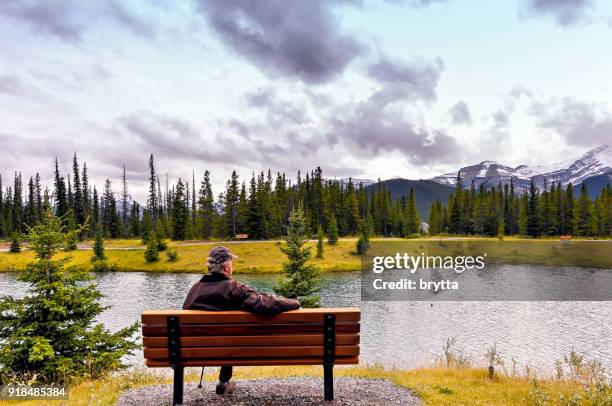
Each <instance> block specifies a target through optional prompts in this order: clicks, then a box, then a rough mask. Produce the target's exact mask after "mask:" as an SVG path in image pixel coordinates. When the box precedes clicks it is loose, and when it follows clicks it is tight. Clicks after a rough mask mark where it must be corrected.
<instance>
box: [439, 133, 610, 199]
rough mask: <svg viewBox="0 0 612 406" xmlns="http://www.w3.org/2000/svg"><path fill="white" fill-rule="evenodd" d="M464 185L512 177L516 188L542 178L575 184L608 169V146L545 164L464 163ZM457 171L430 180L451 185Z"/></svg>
mask: <svg viewBox="0 0 612 406" xmlns="http://www.w3.org/2000/svg"><path fill="white" fill-rule="evenodd" d="M458 172H459V173H460V174H461V178H462V179H463V182H464V183H465V184H466V185H469V184H470V183H471V182H472V181H474V184H475V186H476V187H479V186H480V185H481V184H484V185H485V187H491V186H496V185H498V184H499V183H500V182H501V183H502V184H506V183H509V182H510V179H512V181H513V183H514V185H515V187H516V189H517V191H518V192H520V191H523V190H526V189H528V188H529V185H530V183H531V181H532V180H533V182H534V184H535V185H536V187H538V188H543V186H544V182H548V183H549V184H550V183H553V182H554V183H558V182H561V185H562V186H566V185H568V184H569V183H572V185H574V186H575V185H579V184H581V183H582V182H584V181H585V180H587V179H589V178H592V177H595V176H599V175H604V174H607V173H612V148H611V147H610V146H609V145H608V144H603V145H600V146H598V147H597V148H593V149H591V150H589V151H587V152H586V153H584V154H583V155H582V156H580V157H579V158H577V159H569V160H565V161H562V162H558V163H555V164H552V165H547V166H531V167H530V166H528V165H518V166H516V167H512V166H507V165H503V164H500V163H498V162H496V161H490V160H487V161H482V162H480V163H478V164H475V165H470V166H465V167H462V168H461V169H459V171H458ZM456 178H457V172H450V173H446V174H443V175H439V176H435V177H433V178H431V179H430V180H432V181H434V182H438V183H440V184H443V185H447V186H455V182H456Z"/></svg>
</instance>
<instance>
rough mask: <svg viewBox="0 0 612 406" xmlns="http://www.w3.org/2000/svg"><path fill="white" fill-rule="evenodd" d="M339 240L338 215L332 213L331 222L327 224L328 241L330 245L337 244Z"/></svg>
mask: <svg viewBox="0 0 612 406" xmlns="http://www.w3.org/2000/svg"><path fill="white" fill-rule="evenodd" d="M337 242H338V223H336V216H334V215H333V213H332V215H331V217H330V219H329V224H328V225H327V243H328V244H329V245H336V243H337Z"/></svg>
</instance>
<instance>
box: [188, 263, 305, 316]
mask: <svg viewBox="0 0 612 406" xmlns="http://www.w3.org/2000/svg"><path fill="white" fill-rule="evenodd" d="M299 307H300V302H299V301H298V300H295V299H287V298H284V297H280V296H274V295H267V294H264V293H257V291H255V289H253V288H251V287H249V286H247V285H245V284H243V283H241V282H239V281H237V280H234V279H232V278H230V277H229V276H228V275H225V274H223V273H214V274H209V275H204V276H203V277H202V279H200V280H199V281H198V282H196V284H195V285H193V286H192V287H191V289H189V293H187V298H186V299H185V303H183V309H189V310H247V311H249V312H253V313H260V314H275V313H281V312H285V311H287V310H294V309H297V308H299Z"/></svg>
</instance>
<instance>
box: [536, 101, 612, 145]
mask: <svg viewBox="0 0 612 406" xmlns="http://www.w3.org/2000/svg"><path fill="white" fill-rule="evenodd" d="M531 113H532V114H533V116H534V118H535V119H536V123H537V125H538V126H539V127H540V128H542V129H546V130H550V131H552V132H555V133H557V134H559V135H561V136H562V137H563V138H564V139H565V140H566V142H567V143H568V144H570V145H580V146H585V147H589V146H593V145H601V144H605V143H609V142H610V139H611V138H612V116H610V113H609V111H608V110H607V109H606V108H605V107H604V106H602V105H597V104H595V103H587V102H584V101H580V100H576V99H573V98H569V97H566V98H564V99H562V100H552V101H550V102H548V103H542V102H534V103H533V105H532V108H531Z"/></svg>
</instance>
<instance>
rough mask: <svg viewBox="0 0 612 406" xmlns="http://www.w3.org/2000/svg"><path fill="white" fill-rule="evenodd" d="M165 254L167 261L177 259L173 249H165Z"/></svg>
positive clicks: (176, 253)
mask: <svg viewBox="0 0 612 406" xmlns="http://www.w3.org/2000/svg"><path fill="white" fill-rule="evenodd" d="M166 256H167V257H168V262H176V261H178V252H176V251H173V250H168V251H166Z"/></svg>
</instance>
